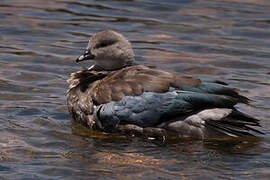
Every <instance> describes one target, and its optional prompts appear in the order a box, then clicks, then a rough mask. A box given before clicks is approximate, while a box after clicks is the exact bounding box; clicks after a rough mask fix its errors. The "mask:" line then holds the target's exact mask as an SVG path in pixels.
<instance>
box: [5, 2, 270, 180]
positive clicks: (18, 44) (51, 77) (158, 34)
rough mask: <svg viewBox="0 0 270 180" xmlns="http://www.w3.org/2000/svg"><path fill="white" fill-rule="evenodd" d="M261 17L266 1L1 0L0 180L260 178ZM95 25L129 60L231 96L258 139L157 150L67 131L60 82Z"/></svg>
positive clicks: (269, 5)
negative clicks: (121, 38) (118, 39)
mask: <svg viewBox="0 0 270 180" xmlns="http://www.w3.org/2000/svg"><path fill="white" fill-rule="evenodd" d="M269 12H270V1H268V0H256V1H255V0H238V1H234V0H211V1H210V0H193V1H188V0H170V1H166V2H164V1H161V0H146V1H142V0H133V1H132V0H130V1H128V0H121V1H120V0H119V1H107V0H103V1H92V0H79V1H75V0H50V1H43V0H1V1H0V112H1V113H0V176H1V178H0V179H245V180H246V179H255V178H258V179H269V178H270V171H269V170H270V135H269V134H270V121H269V120H270V103H269V102H270V95H269V94H270V14H269ZM104 29H113V30H116V31H118V32H120V33H122V34H124V35H125V36H126V37H127V38H128V39H130V40H131V42H132V45H133V47H134V49H135V53H136V59H137V61H138V62H139V63H147V64H154V65H156V66H158V67H160V68H162V69H168V70H174V71H179V72H182V73H185V74H189V75H194V76H197V77H214V78H217V79H221V80H224V81H226V82H228V83H230V84H231V85H232V86H234V87H236V88H239V89H241V90H240V93H241V94H243V95H245V96H247V97H248V98H250V99H252V100H253V101H252V102H251V104H250V105H238V108H239V109H240V110H241V111H244V112H247V113H249V114H250V115H253V116H256V117H257V118H259V119H261V124H262V126H263V128H262V129H261V130H262V131H263V132H264V133H266V135H264V136H260V137H258V138H252V139H250V138H248V139H237V140H226V141H225V140H224V141H221V142H220V141H217V142H216V141H187V140H171V141H165V142H161V141H156V140H147V139H143V138H132V137H125V136H121V135H106V134H102V133H98V132H91V131H88V130H87V129H85V128H83V127H81V126H80V125H78V124H76V123H72V121H71V117H70V116H69V114H68V112H67V107H66V105H65V94H66V89H67V83H66V80H67V79H68V78H69V74H70V73H71V72H74V71H78V70H79V69H81V68H82V66H84V65H83V64H80V65H78V64H75V63H74V60H75V58H76V57H77V56H78V55H80V53H81V52H82V50H83V49H84V47H85V46H86V44H87V41H88V38H89V36H90V35H91V34H93V33H95V32H98V31H101V30H104Z"/></svg>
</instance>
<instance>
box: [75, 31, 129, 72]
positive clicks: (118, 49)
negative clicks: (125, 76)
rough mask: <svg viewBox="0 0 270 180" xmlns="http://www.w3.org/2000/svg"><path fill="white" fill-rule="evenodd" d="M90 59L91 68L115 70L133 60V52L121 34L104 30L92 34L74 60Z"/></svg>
mask: <svg viewBox="0 0 270 180" xmlns="http://www.w3.org/2000/svg"><path fill="white" fill-rule="evenodd" d="M85 60H92V61H93V62H94V65H93V66H92V67H91V69H95V68H98V69H101V70H107V71H112V70H117V69H121V68H123V67H126V66H128V65H131V64H132V63H133V61H134V52H133V50H132V47H131V44H130V42H129V41H128V40H127V39H126V38H125V37H124V36H123V35H121V34H119V33H117V32H115V31H112V30H106V31H102V32H98V33H96V34H93V36H92V37H91V39H90V40H89V43H88V45H87V47H86V50H85V51H84V53H83V54H82V55H81V56H79V57H78V58H77V60H76V62H80V61H85Z"/></svg>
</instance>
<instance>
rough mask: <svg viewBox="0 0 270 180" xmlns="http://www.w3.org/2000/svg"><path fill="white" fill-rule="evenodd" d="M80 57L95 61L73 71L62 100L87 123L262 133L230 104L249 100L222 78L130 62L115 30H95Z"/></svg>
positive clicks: (169, 131) (139, 129) (153, 132)
mask: <svg viewBox="0 0 270 180" xmlns="http://www.w3.org/2000/svg"><path fill="white" fill-rule="evenodd" d="M84 60H92V61H93V62H94V63H95V64H94V65H93V66H92V67H91V68H89V69H86V70H82V71H78V72H75V73H72V75H71V78H70V79H69V80H68V82H69V83H70V85H69V89H68V91H67V105H68V110H69V112H70V114H71V116H72V118H73V119H74V120H75V121H77V122H80V123H81V124H83V125H85V126H87V127H89V128H91V129H95V130H100V131H104V132H124V133H139V134H145V135H147V136H170V135H174V136H175V135H176V136H180V137H195V138H208V137H209V138H215V137H217V136H223V135H225V136H233V137H237V136H245V135H252V133H253V132H256V133H261V132H260V131H258V130H256V129H254V128H252V126H259V121H258V120H257V119H255V118H253V117H250V116H249V115H246V114H244V113H242V112H240V111H238V110H237V109H236V108H235V107H234V106H235V105H236V104H237V103H248V99H247V98H246V97H244V96H242V95H239V94H238V93H237V92H236V91H235V90H234V89H233V88H231V87H229V86H228V85H227V84H226V83H224V82H221V81H202V80H200V79H197V78H193V77H188V76H184V75H180V74H178V73H175V72H167V71H163V70H159V69H156V68H154V67H151V66H145V65H134V63H133V62H134V53H133V50H132V48H131V45H130V43H129V41H128V40H126V38H124V37H123V36H122V35H121V34H119V33H116V32H114V31H110V30H107V31H102V32H99V33H96V34H94V35H93V36H92V38H91V40H90V41H89V44H88V46H87V48H86V51H85V52H84V54H83V55H81V56H80V57H79V58H78V59H77V62H79V61H84Z"/></svg>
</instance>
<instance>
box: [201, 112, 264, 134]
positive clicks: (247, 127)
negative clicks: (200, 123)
mask: <svg viewBox="0 0 270 180" xmlns="http://www.w3.org/2000/svg"><path fill="white" fill-rule="evenodd" d="M206 126H208V127H211V128H214V129H215V130H217V131H220V132H222V133H225V134H227V135H229V134H230V136H246V135H251V136H252V132H255V133H258V134H264V133H263V132H261V131H259V130H257V129H254V128H252V127H251V126H260V124H259V120H258V119H255V118H253V117H251V116H248V115H246V114H244V113H242V112H240V111H237V110H234V111H232V113H231V114H230V115H229V116H227V117H225V118H223V119H221V120H218V121H216V120H209V121H206Z"/></svg>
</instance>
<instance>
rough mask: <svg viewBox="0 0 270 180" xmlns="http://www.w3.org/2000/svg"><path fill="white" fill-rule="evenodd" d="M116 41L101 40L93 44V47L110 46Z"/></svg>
mask: <svg viewBox="0 0 270 180" xmlns="http://www.w3.org/2000/svg"><path fill="white" fill-rule="evenodd" d="M114 43H116V40H103V41H101V42H100V43H98V44H97V45H96V46H95V49H98V48H104V47H107V46H111V45H113V44H114Z"/></svg>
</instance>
